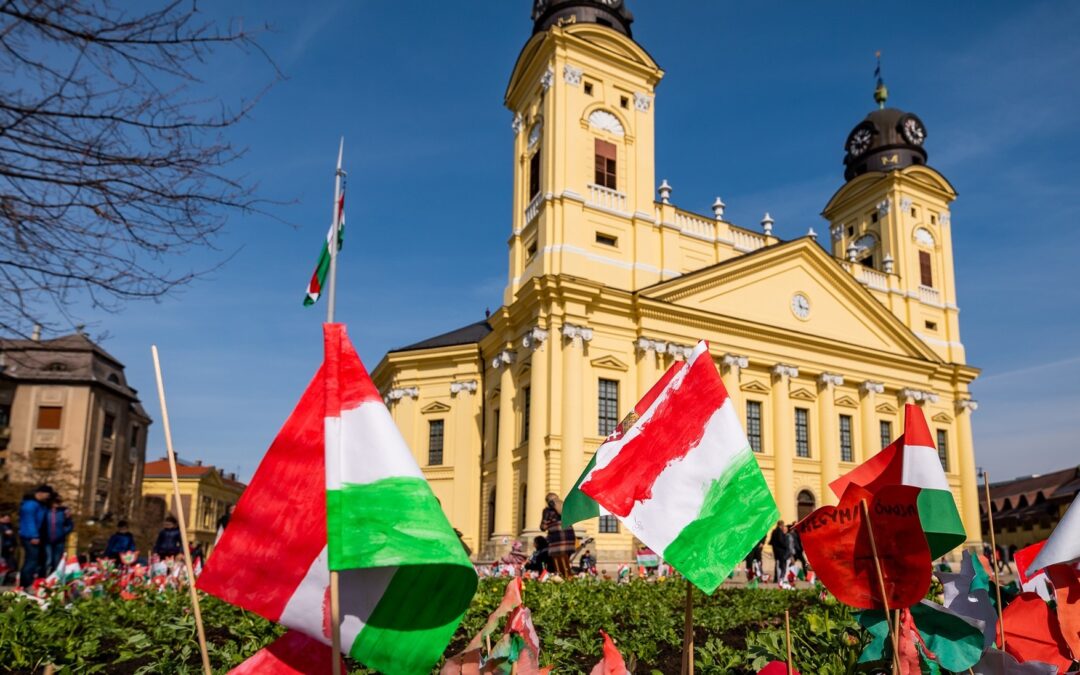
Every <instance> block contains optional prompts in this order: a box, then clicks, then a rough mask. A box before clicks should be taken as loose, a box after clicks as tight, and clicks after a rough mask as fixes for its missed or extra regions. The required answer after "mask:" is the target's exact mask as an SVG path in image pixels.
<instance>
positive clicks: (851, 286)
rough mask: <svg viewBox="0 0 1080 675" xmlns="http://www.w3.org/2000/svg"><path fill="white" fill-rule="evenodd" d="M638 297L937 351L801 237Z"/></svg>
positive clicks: (927, 356) (923, 354) (812, 334)
mask: <svg viewBox="0 0 1080 675" xmlns="http://www.w3.org/2000/svg"><path fill="white" fill-rule="evenodd" d="M639 295H640V296H641V297H642V298H643V299H649V300H657V301H661V302H664V303H669V304H672V305H676V306H678V307H684V308H687V309H688V310H694V311H701V312H706V313H709V314H717V315H721V316H727V317H732V318H736V319H740V320H745V321H748V322H752V323H754V324H757V325H760V326H762V327H763V328H765V329H768V328H772V329H775V330H777V331H779V332H782V333H785V334H787V335H791V334H801V335H804V336H806V340H807V342H811V341H813V339H814V338H818V339H819V340H821V341H822V342H824V343H826V344H834V345H835V344H846V345H852V346H856V347H862V348H865V349H870V350H874V351H877V352H885V353H889V354H895V355H899V356H906V357H910V358H916V359H920V360H926V361H933V362H940V361H941V359H940V357H938V356H937V354H936V353H935V352H934V351H933V350H931V349H930V347H928V346H927V345H926V344H925V343H924V342H923V341H922V340H920V339H919V337H918V336H917V335H915V334H914V333H913V332H912V331H911V329H909V328H908V327H907V326H905V325H904V324H903V323H902V322H901V321H900V320H899V319H898V318H896V316H895V315H893V313H892V312H891V311H890V310H889V309H888V308H887V307H885V306H884V305H883V304H882V303H881V302H879V301H878V299H877V298H875V297H874V296H873V294H872V293H871V292H870V291H868V290H867V289H866V288H864V287H863V286H862V285H861V284H859V283H858V282H857V281H856V280H855V279H854V278H853V277H852V275H851V274H850V273H849V272H848V271H847V270H845V269H844V268H843V267H842V266H841V264H840V262H839V261H837V260H835V259H833V258H832V257H831V256H829V255H828V254H826V253H825V251H824V250H822V249H821V247H820V246H818V245H817V244H816V243H815V242H814V241H812V240H810V239H808V238H806V237H804V238H802V239H796V240H794V241H790V242H786V243H783V244H778V245H775V246H771V247H767V248H765V249H760V250H758V251H755V252H754V253H750V254H746V255H743V256H740V257H738V258H732V259H731V260H727V261H725V262H722V263H719V264H717V265H713V266H711V267H706V268H704V269H701V270H698V271H696V272H692V273H689V274H684V275H682V276H680V277H676V278H675V279H672V280H670V281H665V282H662V283H660V284H656V285H654V286H650V287H648V288H645V289H642V290H641V291H639Z"/></svg>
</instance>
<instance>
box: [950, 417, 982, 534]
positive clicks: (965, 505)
mask: <svg viewBox="0 0 1080 675" xmlns="http://www.w3.org/2000/svg"><path fill="white" fill-rule="evenodd" d="M978 407H979V404H978V403H977V402H975V401H973V400H971V399H962V400H959V401H957V402H956V436H957V441H959V442H958V443H957V448H956V457H957V460H958V465H959V466H958V468H959V470H960V517H961V518H962V519H963V521H964V529H965V530H967V535H968V543H969V544H975V543H979V542H981V541H982V524H981V523H982V520H981V518H980V517H979V484H978V483H977V482H975V445H974V443H973V441H972V437H971V414H972V413H973V412H975V410H977V409H978Z"/></svg>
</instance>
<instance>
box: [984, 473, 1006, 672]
mask: <svg viewBox="0 0 1080 675" xmlns="http://www.w3.org/2000/svg"><path fill="white" fill-rule="evenodd" d="M983 487H984V488H985V489H986V517H987V519H988V520H987V522H988V523H989V525H990V550H991V551H993V552H994V558H993V565H994V590H996V591H997V611H998V634H999V635H1001V650H1002V651H1005V614H1004V613H1003V612H1002V608H1001V576H1000V574H999V573H998V570H999V569H1001V568H1000V567H999V566H998V553H997V537H996V536H995V535H994V510H993V509H992V508H991V506H992V505H991V503H990V474H988V473H987V472H985V471H983Z"/></svg>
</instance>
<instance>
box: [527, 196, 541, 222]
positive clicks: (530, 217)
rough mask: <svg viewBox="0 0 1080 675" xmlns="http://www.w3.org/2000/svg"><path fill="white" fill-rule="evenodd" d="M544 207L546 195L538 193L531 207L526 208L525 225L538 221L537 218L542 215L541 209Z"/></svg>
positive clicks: (530, 203) (530, 204)
mask: <svg viewBox="0 0 1080 675" xmlns="http://www.w3.org/2000/svg"><path fill="white" fill-rule="evenodd" d="M543 205H544V193H543V192H538V193H537V194H536V196H535V197H533V198H532V201H531V202H529V205H528V206H526V207H525V224H526V225H528V224H529V223H531V222H532V221H534V220H536V216H538V215H539V214H540V207H541V206H543Z"/></svg>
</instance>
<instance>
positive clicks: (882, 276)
mask: <svg viewBox="0 0 1080 675" xmlns="http://www.w3.org/2000/svg"><path fill="white" fill-rule="evenodd" d="M533 19H534V21H535V28H534V32H533V35H532V37H531V38H530V39H529V40H528V41H527V43H526V44H525V46H524V48H523V49H522V51H521V54H520V55H519V57H518V60H517V63H516V64H515V65H514V68H513V71H512V74H511V77H510V82H509V85H508V87H507V90H506V94H505V105H506V107H507V108H508V109H509V110H510V112H511V116H512V124H511V128H512V132H513V137H512V145H513V163H512V170H513V173H514V182H513V190H514V194H513V213H512V217H511V219H510V227H509V228H508V229H509V232H508V233H507V248H508V275H507V284H506V289H505V292H504V304H503V306H502V307H501V308H499V309H498V310H497V311H496V312H494V313H493V314H491V316H490V317H488V318H487V319H486V320H484V321H478V322H476V323H473V324H470V325H468V326H466V327H464V328H462V329H458V330H456V331H451V332H449V333H446V334H443V335H439V336H436V337H434V338H431V339H429V340H425V341H422V342H418V343H416V344H413V345H409V346H407V347H403V348H401V349H398V350H394V351H391V352H390V353H388V354H387V355H386V356H385V357H384V359H383V360H382V361H381V362H380V363H379V365H378V367H377V368H376V369H375V371H374V379H375V382H376V385H377V386H379V387H380V390H381V391H383V393H384V395H385V397H386V400H387V402H388V405H389V406H390V408H391V412H392V414H393V417H394V419H395V421H396V423H397V424H398V426H399V428H400V429H401V431H402V433H403V435H404V436H405V438H406V440H407V441H408V443H409V445H410V447H412V448H413V450H414V452H415V453H416V457H417V461H418V462H419V464H420V466H421V467H423V470H424V473H425V475H426V476H427V477H428V479H429V481H430V482H431V484H432V487H433V489H434V491H435V493H436V495H437V496H438V497H439V499H440V500H441V502H442V504H443V507H444V509H445V510H446V512H447V514H448V516H449V518H450V520H451V522H452V523H453V524H454V525H455V527H457V528H458V529H459V530H461V532H462V533H463V538H464V540H465V542H466V544H467V545H469V546H470V547H471V548H473V550H474V551H476V552H477V554H478V556H479V557H480V558H488V557H490V556H492V555H495V554H497V553H498V552H499V551H500V550H501V549H503V548H504V547H506V546H507V545H508V543H509V541H510V540H511V539H513V538H515V537H524V536H530V535H532V534H534V533H535V532H536V531H537V529H538V526H539V524H540V517H541V512H542V510H543V508H544V497H545V495H546V494H547V493H549V492H555V493H558V494H562V495H564V494H565V493H566V492H567V491H568V490H569V488H570V487H572V485H573V483H574V482H575V480H576V479H577V477H578V475H579V474H580V472H581V471H582V469H583V468H584V467H585V465H586V464H587V462H588V459H589V457H590V456H591V455H592V453H593V452H595V450H596V448H597V447H598V446H599V444H600V443H601V442H602V440H603V439H604V437H605V436H606V435H607V434H608V433H609V432H610V431H611V430H612V429H613V428H614V427H615V425H616V424H617V423H618V422H619V420H620V419H621V417H622V416H623V414H624V413H626V412H627V411H628V410H629V409H630V408H631V407H632V406H633V404H634V403H635V402H636V401H637V400H638V398H639V397H640V396H641V395H643V394H644V393H645V392H646V391H647V390H648V388H649V387H650V386H651V385H652V384H653V383H654V382H655V381H656V380H657V379H658V378H659V377H660V375H661V374H662V373H663V371H664V370H665V369H666V368H668V367H669V366H670V365H671V364H672V363H673V362H674V361H676V360H680V359H684V358H685V357H686V355H687V354H688V353H689V351H690V349H691V348H692V346H693V344H695V343H696V342H697V340H699V339H704V340H708V341H709V345H710V351H711V353H712V356H713V358H714V360H715V363H716V366H717V368H718V369H720V372H721V376H722V377H723V380H724V382H725V384H726V386H727V388H728V391H729V392H730V394H731V396H732V397H733V399H734V400H735V401H736V404H737V409H738V410H739V411H740V414H741V415H742V420H743V423H744V424H745V426H746V429H747V433H748V437H749V439H750V442H751V445H752V447H753V449H754V451H755V452H757V453H758V455H757V457H758V462H759V464H760V465H761V467H762V469H763V471H764V474H765V477H766V479H767V481H768V483H769V486H770V488H771V489H772V490H773V492H774V495H775V496H776V500H777V503H778V504H779V507H780V512H781V515H782V517H783V519H784V520H787V521H792V520H795V519H796V518H798V517H800V516H802V515H805V514H806V513H808V512H809V511H810V510H811V509H813V508H815V507H817V506H820V505H823V504H828V503H835V502H836V498H835V497H834V495H832V493H831V491H830V490H829V489H828V483H829V482H830V481H831V480H833V479H835V478H837V477H838V476H839V475H841V474H842V473H844V472H846V471H848V470H849V469H851V468H854V467H855V466H856V465H857V464H858V463H859V462H861V461H863V460H865V459H866V458H868V457H870V456H871V455H873V454H874V453H876V452H878V451H879V450H880V449H881V448H882V447H884V446H885V445H887V444H888V442H890V441H891V440H892V439H893V438H894V437H895V436H897V435H899V433H901V431H902V425H903V419H902V411H903V406H904V404H905V403H916V404H918V405H920V406H922V408H923V409H924V412H925V415H926V418H927V421H928V423H929V424H930V426H931V428H932V429H933V430H935V433H936V436H937V439H938V445H939V448H938V449H939V454H940V456H941V460H942V463H943V464H944V466H945V470H946V474H947V476H948V479H949V482H950V485H951V486H952V488H953V491H954V493H955V495H956V498H957V501H958V505H959V507H960V512H961V514H962V518H963V520H964V523H965V526H966V528H967V531H968V533H969V536H970V539H971V543H975V542H977V541H978V540H979V508H978V497H977V488H976V479H975V464H974V454H973V453H974V449H973V445H972V432H971V420H970V417H971V412H972V411H973V410H974V409H975V402H974V401H972V400H971V396H970V393H969V385H970V383H971V382H972V381H973V380H974V379H975V377H976V376H977V375H978V370H977V369H975V368H972V367H970V366H968V365H966V363H965V356H964V351H963V345H962V343H961V342H960V337H959V320H958V309H957V304H956V288H955V283H954V277H953V261H952V255H953V254H952V246H951V235H950V227H951V222H950V218H949V205H950V203H951V202H952V201H953V199H955V197H956V192H955V190H954V189H953V188H952V186H951V185H950V184H949V182H948V181H947V180H946V179H945V178H944V177H943V176H942V175H941V174H940V173H938V172H937V171H935V170H934V169H933V168H930V167H929V166H928V165H927V164H926V160H927V153H926V151H925V150H924V148H923V141H924V139H925V137H926V130H925V128H924V127H923V125H922V122H921V120H919V118H918V117H917V116H915V115H913V114H909V113H904V112H902V111H899V110H895V109H892V108H886V107H885V106H884V96H881V97H880V99H881V106H880V108H879V109H876V110H873V111H872V112H871V113H870V114H869V115H868V116H867V117H866V119H865V120H863V121H862V122H860V123H859V124H858V125H857V126H856V127H855V128H854V129H853V130H852V132H851V134H850V135H849V137H848V140H847V143H846V147H845V149H846V150H847V156H846V158H845V172H844V174H845V175H844V182H843V183H842V184H840V185H839V189H838V190H837V192H836V193H835V194H834V195H833V196H832V197H831V198H830V199H828V201H827V202H826V204H825V208H824V211H823V215H824V217H825V219H826V220H827V221H828V224H827V226H826V227H824V228H823V230H824V234H823V237H822V239H823V240H822V241H819V240H818V239H817V238H816V237H815V236H813V235H812V234H811V235H808V236H807V237H803V238H799V239H795V240H791V241H782V240H780V239H779V238H777V237H776V236H774V235H773V233H772V225H773V223H772V220H771V218H769V216H768V214H765V217H764V218H763V219H762V222H761V224H760V228H747V227H742V226H739V225H736V224H735V223H732V222H729V221H728V220H726V219H725V217H724V206H725V205H724V203H723V201H722V200H721V199H720V198H719V197H718V198H717V199H716V201H715V202H714V203H713V205H712V208H711V210H712V213H711V214H710V215H700V214H698V213H694V212H691V211H688V210H685V209H682V208H680V207H678V206H676V204H675V203H674V199H673V190H672V188H671V186H670V185H668V183H667V181H662V182H660V183H659V186H657V181H656V171H655V161H654V152H655V149H654V131H655V129H654V114H655V111H654V108H655V105H656V87H657V85H658V84H659V82H660V80H661V79H662V77H663V75H664V73H663V71H662V70H661V69H660V67H659V66H658V65H657V64H656V62H655V61H654V60H653V58H652V57H651V56H650V55H649V53H648V52H647V51H645V49H643V48H642V47H641V46H640V45H639V44H637V43H636V42H635V41H634V40H633V37H632V32H631V22H632V20H633V17H632V15H631V14H630V12H629V11H628V10H627V9H626V7H625V6H624V4H623V2H621V1H619V0H616V1H614V2H610V3H596V2H589V1H575V0H562V1H559V0H552V1H544V0H537V2H536V3H535V5H534V11H533ZM582 529H583V530H584V531H585V532H586V533H587V534H588V535H589V536H593V537H595V538H596V541H595V549H596V550H597V551H598V553H599V554H600V556H601V558H607V559H618V558H621V557H625V556H627V555H629V552H630V551H631V549H632V547H633V541H632V537H631V535H630V534H629V533H627V532H625V531H624V530H623V529H622V528H621V527H620V525H619V524H618V522H617V521H616V520H615V519H614V518H611V517H602V518H600V519H598V520H594V521H591V522H586V523H584V524H583V527H582Z"/></svg>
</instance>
